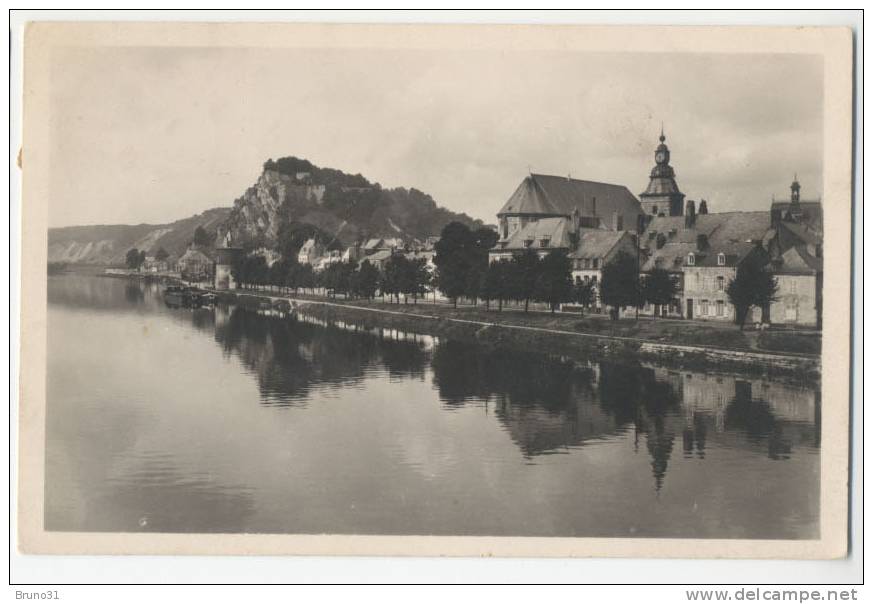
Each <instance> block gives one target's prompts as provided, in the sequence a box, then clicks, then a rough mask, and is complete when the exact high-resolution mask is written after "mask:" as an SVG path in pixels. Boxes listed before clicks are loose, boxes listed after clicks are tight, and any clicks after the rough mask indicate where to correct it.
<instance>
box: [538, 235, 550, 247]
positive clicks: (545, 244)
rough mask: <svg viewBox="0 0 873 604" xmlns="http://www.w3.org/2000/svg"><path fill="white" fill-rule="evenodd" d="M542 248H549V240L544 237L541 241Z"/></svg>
mask: <svg viewBox="0 0 873 604" xmlns="http://www.w3.org/2000/svg"><path fill="white" fill-rule="evenodd" d="M540 247H549V238H548V237H543V238H542V239H540Z"/></svg>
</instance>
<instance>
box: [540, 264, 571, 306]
mask: <svg viewBox="0 0 873 604" xmlns="http://www.w3.org/2000/svg"><path fill="white" fill-rule="evenodd" d="M572 297H573V277H572V275H571V265H570V259H569V258H568V257H567V254H566V253H564V252H562V251H560V250H552V251H551V252H549V253H548V255H546V257H545V258H543V259H542V260H541V261H540V263H539V275H538V277H537V281H536V298H537V299H538V300H540V301H542V302H545V303H547V304H548V305H549V309H550V310H551V311H552V313H554V312H555V309H556V308H558V306H560V305H561V303H563V302H569V301H570V300H571V299H572Z"/></svg>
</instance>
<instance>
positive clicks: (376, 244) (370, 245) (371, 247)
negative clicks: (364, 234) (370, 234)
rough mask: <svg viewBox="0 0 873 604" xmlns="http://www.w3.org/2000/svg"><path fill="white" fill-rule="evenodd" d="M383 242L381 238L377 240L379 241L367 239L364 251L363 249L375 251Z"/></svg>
mask: <svg viewBox="0 0 873 604" xmlns="http://www.w3.org/2000/svg"><path fill="white" fill-rule="evenodd" d="M383 241H384V240H383V239H381V238H379V239H368V240H367V243H365V244H364V249H365V250H375V249H378V248H379V246H381V245H382V242H383Z"/></svg>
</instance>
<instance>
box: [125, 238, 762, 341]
mask: <svg viewBox="0 0 873 604" xmlns="http://www.w3.org/2000/svg"><path fill="white" fill-rule="evenodd" d="M496 242H497V234H496V233H495V232H494V231H493V230H491V229H488V228H480V229H477V230H471V229H470V228H468V227H467V226H465V225H464V224H461V223H458V222H452V223H449V224H448V225H447V226H446V227H445V228H444V229H443V231H442V234H441V237H440V240H439V242H438V243H437V244H436V254H435V256H434V264H435V265H436V271H435V273H434V274H433V275H432V274H431V273H430V271H429V270H428V268H427V266H426V263H425V260H424V259H410V258H408V257H407V256H405V255H403V254H400V253H398V254H395V255H394V256H392V257H391V258H390V259H389V260H388V262H387V263H386V264H385V266H384V269H383V270H379V269H378V268H377V267H376V266H374V265H372V264H371V263H370V262H369V261H367V260H364V262H362V263H361V264H360V266H359V265H358V264H357V263H354V262H353V263H342V262H340V263H335V264H332V265H330V266H329V267H327V268H326V269H325V270H324V271H322V272H321V273H316V272H315V271H314V270H313V268H312V266H310V265H300V264H298V263H297V261H296V255H295V254H289V255H287V257H286V259H283V260H279V261H277V262H275V263H274V264H273V265H272V266H268V265H267V262H266V259H265V258H264V257H263V256H248V257H245V258H242V259H240V261H239V262H238V264H237V265H236V266H235V267H233V271H234V278H235V280H236V281H237V283H239V284H240V286H241V287H251V286H269V287H271V288H272V287H278V288H283V289H292V290H294V291H295V292H296V291H297V290H299V289H303V290H307V289H308V290H312V289H315V288H323V289H325V290H327V292H328V294H329V295H336V294H343V295H345V296H347V297H352V298H366V299H372V298H373V297H375V296H376V294H377V293H379V294H381V295H382V296H383V297H384V296H387V297H388V298H389V300H394V301H396V302H397V303H399V302H400V297H401V296H403V297H404V299H405V301H407V302H408V300H409V298H412V300H413V303H415V302H417V300H418V298H419V297H421V296H424V295H425V294H426V293H427V292H428V291H431V290H432V289H433V288H434V287H435V288H438V289H440V290H441V291H442V292H443V293H444V294H445V295H446V296H447V297H448V298H449V299H451V300H452V302H453V304H454V306H456V307H457V302H458V299H459V298H467V299H470V300H472V301H473V303H474V304H477V303H478V301H479V300H482V301H484V302H485V306H486V308H489V309H490V307H491V304H492V303H493V302H496V303H497V307H498V311H502V310H503V306H504V304H505V303H506V302H507V301H513V302H516V303H518V304H522V303H523V304H524V310H525V312H527V311H528V310H529V307H530V302H531V301H536V302H542V303H545V304H547V305H548V306H549V308H550V309H551V311H552V312H554V311H555V310H556V309H557V308H558V307H559V306H560V305H561V304H565V303H575V304H578V305H580V307H581V308H582V312H583V313H584V309H585V308H588V307H590V306H591V305H592V304H593V303H594V302H595V301H596V300H597V298H598V296H599V299H600V303H601V304H603V305H605V306H609V307H610V308H611V316H612V318H613V319H617V318H618V315H619V310H620V309H622V308H628V307H630V308H642V307H643V306H644V305H646V304H653V305H656V306H657V305H669V304H672V303H673V301H674V299H675V297H676V296H677V294H678V292H679V285H678V283H677V280H676V278H675V277H674V276H673V275H671V274H670V273H669V272H668V271H666V270H664V269H654V270H652V271H650V272H648V273H646V274H645V275H642V276H641V275H640V272H639V266H638V261H637V259H636V258H634V257H633V256H631V255H630V254H627V253H625V252H620V253H619V254H617V255H616V256H615V257H614V258H613V259H611V261H610V262H608V263H607V264H606V265H605V266H604V267H603V269H602V272H601V280H600V283H599V291H597V289H596V286H595V285H594V284H593V283H592V282H577V283H574V282H573V279H572V265H571V261H570V259H569V258H568V257H567V255H566V253H564V252H561V251H557V250H555V251H552V252H550V253H549V254H547V255H546V256H544V257H542V258H541V257H540V256H539V255H538V254H537V253H536V251H535V250H532V249H529V250H525V251H524V252H523V253H521V254H518V255H515V256H514V257H513V258H512V259H504V260H500V261H497V262H489V258H488V252H489V250H491V249H492V248H493V247H494V245H495V244H496ZM132 251H133V250H132ZM777 290H778V288H777V286H776V281H775V278H774V277H773V275H772V274H770V273H769V272H767V271H766V270H765V269H764V267H763V266H762V265H761V264H760V263H758V264H755V263H746V264H743V265H741V266H740V268H739V270H738V271H737V275H736V277H735V278H734V279H732V280H731V282H730V283H729V285H728V287H727V290H726V293H727V295H728V298H729V299H730V302H731V304H733V305H734V307H735V309H736V320H737V323H738V324H739V325H740V328H741V329H742V326H743V324H744V323H745V320H746V318H747V316H748V314H749V311H750V309H751V308H752V307H754V306H758V307H760V308H762V309H763V308H766V307H767V306H769V304H770V303H772V302H773V301H775V300H776V299H777V298H776V292H777ZM653 316H657V313H653Z"/></svg>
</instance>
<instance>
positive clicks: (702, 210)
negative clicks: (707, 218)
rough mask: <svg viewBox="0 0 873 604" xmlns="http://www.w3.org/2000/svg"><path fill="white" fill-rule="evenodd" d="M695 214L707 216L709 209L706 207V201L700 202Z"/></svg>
mask: <svg viewBox="0 0 873 604" xmlns="http://www.w3.org/2000/svg"><path fill="white" fill-rule="evenodd" d="M697 213H698V214H700V215H701V216H703V215H704V214H709V208H707V207H706V200H705V199H701V200H700V206H699V207H698V208H697Z"/></svg>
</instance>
